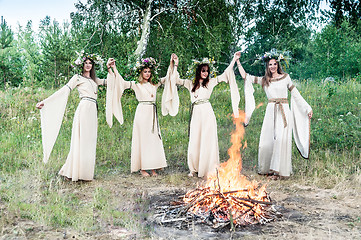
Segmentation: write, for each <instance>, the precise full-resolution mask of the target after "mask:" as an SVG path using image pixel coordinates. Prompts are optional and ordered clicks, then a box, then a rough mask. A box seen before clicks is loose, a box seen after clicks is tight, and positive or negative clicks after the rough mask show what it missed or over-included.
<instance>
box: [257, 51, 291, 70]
mask: <svg viewBox="0 0 361 240" xmlns="http://www.w3.org/2000/svg"><path fill="white" fill-rule="evenodd" d="M271 59H275V60H276V61H277V62H279V63H280V64H281V65H282V67H283V69H284V70H286V68H288V67H289V62H290V60H291V56H290V51H280V50H277V49H275V48H272V49H271V51H269V52H265V53H264V54H263V55H262V56H259V57H258V59H257V60H256V61H255V62H254V64H257V63H262V62H263V63H266V62H268V61H270V60H271Z"/></svg>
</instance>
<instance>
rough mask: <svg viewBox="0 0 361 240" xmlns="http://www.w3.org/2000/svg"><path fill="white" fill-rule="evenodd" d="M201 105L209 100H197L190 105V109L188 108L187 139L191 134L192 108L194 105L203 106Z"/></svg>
mask: <svg viewBox="0 0 361 240" xmlns="http://www.w3.org/2000/svg"><path fill="white" fill-rule="evenodd" d="M203 103H209V99H199V100H196V101H194V102H193V103H192V105H191V108H190V111H189V123H188V137H189V134H190V132H191V121H192V116H193V108H194V106H195V105H200V104H203Z"/></svg>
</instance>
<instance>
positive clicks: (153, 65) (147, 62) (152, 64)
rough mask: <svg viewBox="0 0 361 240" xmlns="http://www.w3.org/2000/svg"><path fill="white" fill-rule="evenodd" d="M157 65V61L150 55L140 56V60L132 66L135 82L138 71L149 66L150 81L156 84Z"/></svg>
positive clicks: (137, 79)
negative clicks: (146, 56)
mask: <svg viewBox="0 0 361 240" xmlns="http://www.w3.org/2000/svg"><path fill="white" fill-rule="evenodd" d="M158 67H159V65H158V63H157V61H155V59H154V58H152V57H149V58H142V59H141V60H140V61H137V62H136V63H135V65H134V66H133V68H132V70H133V71H132V72H133V79H134V80H135V81H136V82H139V75H140V73H141V72H142V71H143V69H145V68H149V69H150V71H151V72H152V76H151V83H152V84H157V83H158V82H159V77H158Z"/></svg>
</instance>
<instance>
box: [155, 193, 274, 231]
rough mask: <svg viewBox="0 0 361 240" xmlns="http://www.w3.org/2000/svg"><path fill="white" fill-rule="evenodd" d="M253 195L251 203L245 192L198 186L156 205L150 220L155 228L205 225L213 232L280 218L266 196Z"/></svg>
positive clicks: (182, 227)
mask: <svg viewBox="0 0 361 240" xmlns="http://www.w3.org/2000/svg"><path fill="white" fill-rule="evenodd" d="M262 194H263V196H261V197H259V196H257V197H256V199H261V200H255V199H254V198H253V197H254V196H253V197H252V196H251V195H250V194H249V189H239V190H232V191H223V192H222V191H220V188H218V191H214V190H212V189H211V188H209V187H199V188H196V189H194V190H191V191H189V192H187V193H186V194H185V195H184V196H180V197H179V199H178V200H175V201H171V202H170V204H168V205H166V206H158V207H157V209H156V213H155V215H153V219H154V221H155V222H156V223H157V224H159V225H166V226H169V225H171V226H174V227H176V228H179V229H190V228H191V227H192V225H194V224H206V225H209V226H211V227H212V228H214V229H223V228H226V227H228V228H236V227H239V226H248V225H254V224H266V223H268V222H270V221H273V220H275V219H276V218H277V217H280V216H281V214H280V213H279V212H278V211H277V210H276V208H275V207H274V205H273V204H272V202H271V200H270V198H269V196H268V195H264V191H262Z"/></svg>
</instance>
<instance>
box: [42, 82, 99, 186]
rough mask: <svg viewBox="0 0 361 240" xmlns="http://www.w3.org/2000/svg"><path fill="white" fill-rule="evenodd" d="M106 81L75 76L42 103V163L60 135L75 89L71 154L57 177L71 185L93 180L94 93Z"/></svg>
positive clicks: (96, 125) (96, 124)
mask: <svg viewBox="0 0 361 240" xmlns="http://www.w3.org/2000/svg"><path fill="white" fill-rule="evenodd" d="M104 84H105V80H100V79H96V81H93V80H92V79H89V78H85V77H83V76H81V75H74V76H73V77H72V78H71V79H70V81H69V82H68V83H67V84H66V85H65V86H64V87H62V88H61V89H59V90H58V91H57V92H55V93H54V94H53V95H51V96H50V97H48V98H47V99H45V100H44V101H43V102H44V107H43V108H42V109H41V110H40V114H41V128H42V143H43V153H44V159H43V160H44V162H45V163H46V162H47V161H48V159H49V156H50V153H51V151H52V149H53V146H54V144H55V141H56V138H57V136H58V134H59V130H60V127H61V123H62V119H63V116H64V112H65V107H66V104H67V100H68V97H69V94H70V91H71V90H73V89H74V88H77V89H78V92H79V97H80V99H81V101H80V103H79V105H78V107H77V109H76V111H75V114H74V120H73V127H72V135H71V143H70V151H69V154H68V157H67V159H66V162H65V164H64V165H63V167H62V168H61V170H60V171H59V174H60V175H62V176H65V177H68V178H71V180H72V181H78V180H92V179H93V177H94V167H95V155H96V142H97V128H98V118H97V103H96V100H97V92H98V85H104Z"/></svg>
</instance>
